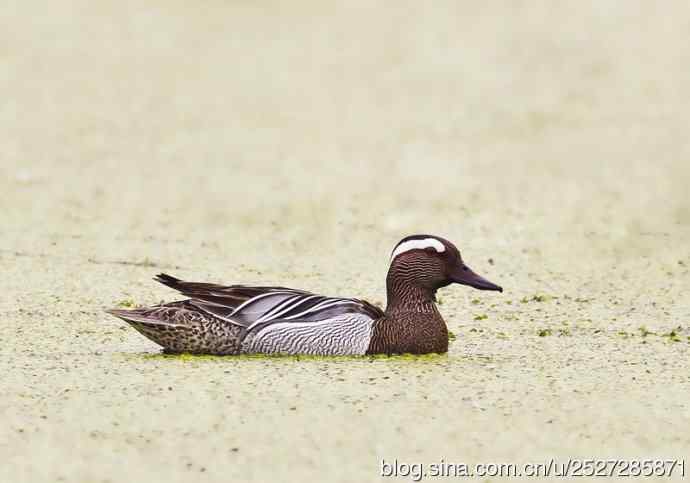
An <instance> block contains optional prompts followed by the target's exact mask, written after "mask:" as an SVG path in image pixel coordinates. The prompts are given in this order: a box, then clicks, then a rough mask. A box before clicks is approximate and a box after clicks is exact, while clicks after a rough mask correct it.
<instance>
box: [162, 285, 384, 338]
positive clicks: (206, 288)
mask: <svg viewBox="0 0 690 483" xmlns="http://www.w3.org/2000/svg"><path fill="white" fill-rule="evenodd" d="M155 280H157V281H158V282H160V283H162V284H163V285H166V286H168V287H170V288H173V289H175V290H177V291H178V292H180V293H181V294H183V295H185V296H187V297H189V298H190V299H191V300H189V303H190V304H192V305H193V306H195V307H197V308H198V309H199V310H201V311H203V312H205V313H207V314H210V315H212V316H214V317H218V318H219V319H222V320H225V321H227V322H231V323H233V324H236V325H240V326H243V327H245V328H246V330H247V331H256V330H261V329H262V328H264V327H266V326H267V325H269V324H271V323H276V322H295V323H305V322H319V321H323V320H325V319H328V318H330V317H333V316H336V315H339V314H343V313H360V314H363V315H366V316H367V317H369V318H371V319H377V318H379V317H381V316H383V311H381V309H380V308H378V307H376V306H374V305H372V304H370V303H369V302H366V301H364V300H358V299H347V298H337V297H325V296H323V295H318V294H314V293H312V292H307V291H304V290H296V289H291V288H286V287H277V286H269V287H253V286H246V285H227V286H226V285H217V284H213V283H199V282H185V281H183V280H180V279H178V278H175V277H173V276H171V275H167V274H164V273H161V274H159V275H158V276H157V277H156V278H155Z"/></svg>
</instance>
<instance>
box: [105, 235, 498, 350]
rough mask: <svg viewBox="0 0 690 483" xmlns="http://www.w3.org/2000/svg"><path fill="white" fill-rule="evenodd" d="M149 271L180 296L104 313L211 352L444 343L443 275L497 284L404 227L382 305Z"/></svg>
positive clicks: (174, 346)
mask: <svg viewBox="0 0 690 483" xmlns="http://www.w3.org/2000/svg"><path fill="white" fill-rule="evenodd" d="M155 280H157V281H158V282H160V283H162V284H164V285H167V286H168V287H171V288H173V289H175V290H177V291H178V292H180V293H181V294H183V295H185V296H186V297H189V299H187V300H181V301H177V302H171V303H166V304H161V305H156V306H153V307H145V308H137V309H133V310H119V309H114V310H109V311H108V313H110V314H112V315H114V316H116V317H119V318H120V319H122V320H124V321H126V322H128V323H129V324H130V325H131V326H132V327H134V328H135V329H136V330H137V331H139V332H140V333H141V334H143V335H144V336H146V337H147V338H149V339H151V340H152V341H153V342H155V343H157V344H159V345H161V346H162V347H163V348H164V351H165V352H170V353H180V352H187V353H195V354H217V355H229V354H252V353H254V354H256V353H261V354H312V355H364V354H402V353H412V354H425V353H430V352H438V353H442V352H447V351H448V329H447V328H446V323H445V322H444V320H443V317H441V314H440V313H439V311H438V308H437V307H436V303H435V302H436V297H435V295H436V291H437V290H438V289H439V288H441V287H445V286H447V285H450V284H451V283H459V284H463V285H469V286H470V287H474V288H476V289H479V290H497V291H499V292H502V291H503V289H502V288H501V287H499V286H498V285H496V284H494V283H491V282H489V281H488V280H486V279H485V278H483V277H481V276H479V275H477V274H476V273H474V272H473V271H472V270H470V268H469V267H468V266H467V265H465V262H463V260H462V257H461V256H460V252H459V251H458V249H457V248H456V247H455V245H453V244H452V243H451V242H449V241H448V240H445V239H444V238H441V237H438V236H432V235H412V236H408V237H406V238H403V239H402V240H401V241H400V242H399V243H398V244H397V245H396V246H395V248H394V249H393V251H392V253H391V258H390V268H389V270H388V276H387V277H386V289H387V297H388V301H387V307H386V310H385V311H384V310H381V309H380V308H378V307H376V306H374V305H372V304H370V303H369V302H366V301H364V300H359V299H354V298H337V297H325V296H322V295H317V294H314V293H311V292H306V291H304V290H296V289H291V288H284V287H252V286H244V285H229V286H224V285H216V284H212V283H198V282H185V281H183V280H180V279H178V278H175V277H173V276H170V275H167V274H164V273H161V274H160V275H157V276H156V277H155Z"/></svg>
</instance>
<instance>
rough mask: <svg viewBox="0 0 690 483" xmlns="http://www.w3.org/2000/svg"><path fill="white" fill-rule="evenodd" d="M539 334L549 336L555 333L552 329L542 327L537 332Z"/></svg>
mask: <svg viewBox="0 0 690 483" xmlns="http://www.w3.org/2000/svg"><path fill="white" fill-rule="evenodd" d="M537 335H538V336H539V337H547V336H550V335H553V331H552V330H551V329H541V330H540V331H539V332H537Z"/></svg>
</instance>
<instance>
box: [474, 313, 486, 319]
mask: <svg viewBox="0 0 690 483" xmlns="http://www.w3.org/2000/svg"><path fill="white" fill-rule="evenodd" d="M488 318H489V316H488V315H486V314H478V315H475V316H474V320H486V319H488Z"/></svg>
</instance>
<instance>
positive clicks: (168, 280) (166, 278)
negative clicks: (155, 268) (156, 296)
mask: <svg viewBox="0 0 690 483" xmlns="http://www.w3.org/2000/svg"><path fill="white" fill-rule="evenodd" d="M153 279H154V280H155V281H156V282H159V283H162V284H163V285H166V286H168V287H170V288H174V289H175V290H179V287H180V282H181V281H182V280H180V279H179V278H175V277H173V276H172V275H168V274H167V273H159V274H158V275H156V276H155V277H153Z"/></svg>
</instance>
